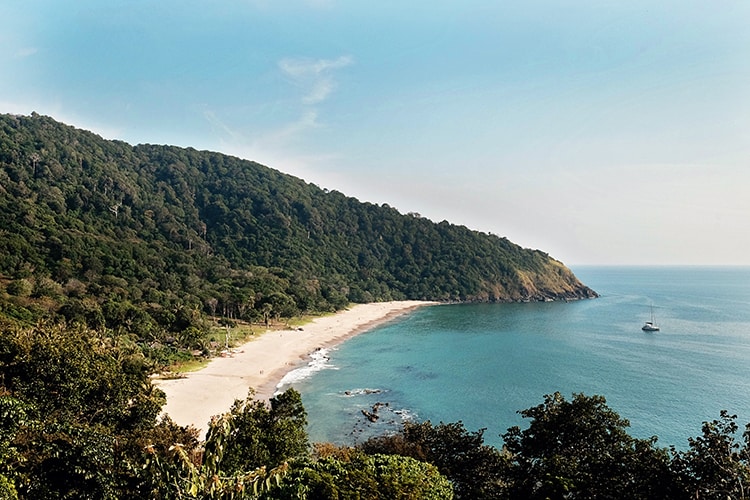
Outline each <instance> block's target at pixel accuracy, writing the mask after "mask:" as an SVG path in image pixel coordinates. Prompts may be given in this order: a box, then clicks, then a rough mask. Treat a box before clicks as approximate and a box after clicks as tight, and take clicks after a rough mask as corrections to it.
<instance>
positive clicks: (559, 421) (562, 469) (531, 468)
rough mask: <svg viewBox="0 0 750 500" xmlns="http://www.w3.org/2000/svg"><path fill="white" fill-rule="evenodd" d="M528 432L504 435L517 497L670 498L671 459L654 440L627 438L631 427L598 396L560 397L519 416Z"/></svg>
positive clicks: (549, 398)
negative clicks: (527, 421)
mask: <svg viewBox="0 0 750 500" xmlns="http://www.w3.org/2000/svg"><path fill="white" fill-rule="evenodd" d="M519 413H520V414H521V415H522V416H523V417H525V418H529V419H531V422H530V423H529V427H528V428H527V429H525V430H523V431H522V430H521V429H520V428H519V427H518V426H515V427H511V428H510V429H508V432H507V433H506V434H504V435H503V439H504V440H505V446H506V449H507V451H508V452H509V453H510V454H511V460H512V467H511V468H510V469H509V477H508V483H509V484H510V485H511V489H510V494H511V497H515V498H529V499H537V498H539V499H542V498H622V495H623V492H627V495H628V498H673V497H675V496H676V495H677V493H676V491H677V490H676V486H675V481H674V477H673V475H672V474H671V473H670V471H669V467H668V465H669V456H668V454H667V452H666V450H664V449H659V448H656V447H655V443H656V438H651V439H647V440H641V439H635V438H633V437H631V436H630V435H628V433H627V432H626V428H627V427H628V426H629V425H630V424H629V422H628V421H627V420H625V419H623V418H621V417H620V416H619V415H618V414H617V413H616V412H615V411H613V410H611V409H610V408H609V407H607V405H606V400H605V399H604V397H602V396H592V397H587V396H585V395H583V394H574V395H573V400H572V401H566V400H565V398H563V396H561V395H560V393H558V392H556V393H554V394H552V395H547V396H545V397H544V403H543V404H540V405H538V406H535V407H533V408H529V409H527V410H523V411H521V412H519Z"/></svg>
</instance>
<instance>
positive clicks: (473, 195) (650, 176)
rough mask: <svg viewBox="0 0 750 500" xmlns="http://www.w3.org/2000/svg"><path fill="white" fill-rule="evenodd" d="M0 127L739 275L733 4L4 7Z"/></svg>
mask: <svg viewBox="0 0 750 500" xmlns="http://www.w3.org/2000/svg"><path fill="white" fill-rule="evenodd" d="M0 23H1V25H2V29H0V113H15V114H24V115H28V114H30V113H31V112H37V113H39V114H42V115H48V116H51V117H53V118H55V119H57V120H59V121H62V122H65V123H67V124H70V125H74V126H76V127H79V128H84V129H88V130H92V131H94V132H96V133H98V134H100V135H101V136H103V137H105V138H107V139H119V140H124V141H126V142H129V143H131V144H140V143H151V144H172V145H177V146H184V147H194V148H196V149H201V150H212V151H219V152H222V153H226V154H230V155H234V156H239V157H241V158H245V159H248V160H254V161H257V162H259V163H262V164H264V165H267V166H270V167H272V168H275V169H277V170H280V171H282V172H285V173H288V174H291V175H294V176H297V177H300V178H302V179H304V180H306V181H307V182H311V183H314V184H316V185H318V186H320V187H322V188H326V189H330V190H334V189H335V190H338V191H341V192H343V193H345V194H347V195H350V196H354V197H356V198H358V199H360V200H362V201H369V202H372V203H377V204H388V205H390V206H392V207H395V208H397V209H398V210H399V211H401V212H402V213H408V212H417V213H419V214H421V215H422V216H423V217H426V218H429V219H431V220H433V221H435V222H440V221H442V220H447V221H449V222H452V223H455V224H461V225H465V226H467V227H469V228H471V229H475V230H478V231H482V232H487V233H493V234H497V235H499V236H505V237H507V238H509V239H510V240H511V241H513V242H515V243H517V244H519V245H521V246H524V247H527V248H534V249H540V250H543V251H545V252H547V253H549V254H550V255H552V256H553V257H555V258H557V259H559V260H561V261H562V262H564V263H565V264H568V265H573V266H575V265H585V264H591V265H610V264H613V265H665V264H669V265H750V196H749V195H748V194H749V193H750V29H748V27H749V26H750V2H748V1H747V0H710V1H709V0H705V1H694V0H679V1H676V0H661V1H658V2H655V1H653V0H628V1H622V0H621V1H611V0H568V1H565V2H563V1H553V0H533V1H531V0H508V1H505V0H502V1H501V0H494V1H477V0H462V1H461V2H457V1H450V2H449V1H442V0H431V1H429V2H428V1H421V0H418V1H417V0H414V1H411V0H401V1H398V2H395V1H391V0H381V1H379V2H364V1H356V0H348V1H344V0H211V1H208V0H203V1H201V0H179V1H178V0H148V1H146V0H127V1H125V0H108V1H106V2H102V1H101V0H74V1H70V2H60V1H59V0H3V2H2V3H0Z"/></svg>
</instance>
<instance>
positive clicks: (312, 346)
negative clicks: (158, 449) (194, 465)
mask: <svg viewBox="0 0 750 500" xmlns="http://www.w3.org/2000/svg"><path fill="white" fill-rule="evenodd" d="M434 304H436V302H427V301H413V300H409V301H392V302H373V303H368V304H356V305H354V306H352V307H351V308H349V309H345V310H343V311H339V312H337V313H336V314H333V315H331V316H322V317H319V318H315V319H314V320H312V321H311V322H310V323H308V324H306V325H304V326H303V327H302V329H301V330H300V329H296V330H275V331H274V330H269V331H266V332H265V333H263V334H261V335H259V336H258V337H257V338H255V339H252V340H250V341H249V342H246V343H245V344H242V345H241V346H239V347H237V348H235V349H233V354H232V355H231V356H230V357H225V358H214V359H212V360H211V361H210V362H209V363H208V365H206V367H204V368H202V369H201V370H198V371H195V372H190V373H188V374H187V376H186V377H184V378H178V379H169V380H155V381H154V385H155V386H156V387H158V388H159V389H161V390H162V391H164V393H165V394H166V395H167V403H166V404H165V405H164V407H163V408H162V415H169V417H170V418H171V419H172V420H173V421H174V422H175V423H176V424H178V425H182V426H188V425H192V426H194V427H195V428H196V429H198V430H199V432H200V436H201V438H204V437H205V434H206V432H207V427H208V422H209V421H210V419H211V417H212V416H214V415H219V414H223V413H226V412H228V411H229V410H230V408H231V406H232V403H233V402H234V401H235V400H236V399H241V400H244V399H245V398H246V397H247V395H248V391H249V390H250V388H253V389H254V390H255V395H254V398H255V399H256V400H262V401H267V400H269V399H270V398H271V397H273V394H274V392H275V391H276V387H277V386H278V384H279V383H280V382H281V380H282V379H283V378H284V376H285V375H286V374H287V373H289V372H291V371H293V370H295V369H297V368H299V367H300V366H304V364H306V363H307V362H308V360H309V358H310V355H311V354H312V353H313V352H315V351H316V350H318V349H327V348H331V347H335V346H337V345H340V344H341V343H343V342H345V341H346V340H348V339H350V338H352V337H354V336H355V335H359V334H361V333H364V332H367V331H369V330H372V329H373V328H375V327H377V326H380V325H382V324H384V323H387V322H388V321H391V320H393V319H395V318H397V317H399V316H401V315H404V314H407V313H409V312H411V311H413V310H414V309H416V308H419V307H423V306H427V305H434Z"/></svg>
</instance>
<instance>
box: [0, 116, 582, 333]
mask: <svg viewBox="0 0 750 500" xmlns="http://www.w3.org/2000/svg"><path fill="white" fill-rule="evenodd" d="M0 167H1V168H0V233H1V234H2V238H0V278H2V283H3V284H5V287H6V291H7V292H10V293H8V294H6V298H7V297H11V298H12V300H10V302H12V305H10V306H8V307H6V310H13V311H15V312H14V313H13V314H12V315H15V316H18V317H27V318H30V319H31V318H33V317H35V316H36V317H38V316H39V315H40V314H42V313H41V312H40V311H39V309H38V307H37V308H36V309H35V308H33V307H27V306H28V304H27V303H26V302H24V300H20V299H24V298H28V299H29V300H31V299H34V298H36V299H44V298H46V299H49V300H46V302H45V305H44V306H43V308H46V309H47V311H51V312H53V313H59V314H68V315H71V316H74V317H79V316H80V317H83V318H88V319H86V321H87V322H89V323H91V322H94V323H96V322H108V319H107V314H108V313H107V312H106V311H105V313H103V314H104V316H105V318H104V319H102V318H100V316H101V315H102V314H100V313H99V311H98V310H97V308H101V306H102V304H105V303H107V301H110V300H115V299H116V300H118V301H120V302H121V303H123V302H127V303H128V304H130V305H133V307H135V308H136V309H138V310H140V311H141V312H143V313H144V314H146V315H147V316H149V318H147V320H148V321H153V322H154V323H156V324H162V323H163V322H165V321H171V322H172V327H174V328H175V329H178V327H177V326H175V325H176V324H178V323H180V321H182V323H183V324H190V322H191V321H192V319H191V318H190V317H189V316H190V314H206V315H214V316H215V315H217V314H219V315H221V316H228V317H234V318H240V319H241V318H249V319H253V318H254V319H258V318H265V319H266V320H268V318H269V317H274V316H275V317H289V316H292V315H295V314H298V313H300V312H321V311H330V310H336V309H340V308H342V307H345V306H346V305H347V304H349V303H351V302H375V301H385V300H402V299H417V300H435V301H488V302H504V301H533V300H542V301H543V300H570V299H579V298H591V297H595V296H596V293H595V292H594V291H593V290H591V289H589V288H588V287H586V286H585V285H584V284H582V283H581V282H580V281H579V280H578V279H577V278H576V277H575V276H574V274H573V273H572V272H571V271H570V270H569V269H568V268H566V267H565V266H564V265H563V264H562V263H560V262H559V261H557V260H555V259H553V258H552V257H550V256H549V255H547V254H546V253H544V252H542V251H539V250H531V249H526V248H522V247H520V246H518V245H516V244H514V243H512V242H510V241H508V240H507V239H506V238H502V237H499V236H496V235H492V234H486V233H481V232H477V231H472V230H470V229H468V228H466V227H464V226H457V225H454V224H451V223H449V222H447V221H442V222H439V223H435V222H433V221H430V220H428V219H426V218H423V217H420V216H419V215H418V214H402V213H400V212H399V211H398V210H396V209H395V208H392V207H390V206H388V205H385V204H383V205H376V204H372V203H363V202H360V201H358V200H356V199H354V198H352V197H348V196H346V195H344V194H342V193H339V192H337V191H329V190H327V189H322V188H320V187H318V186H316V185H314V184H310V183H306V182H304V181H303V180H301V179H298V178H295V177H292V176H290V175H286V174H283V173H281V172H279V171H277V170H274V169H271V168H268V167H266V166H263V165H260V164H258V163H255V162H252V161H246V160H242V159H239V158H235V157H231V156H227V155H223V154H220V153H215V152H208V151H196V150H195V149H191V148H178V147H172V146H157V145H138V146H131V145H129V144H126V143H124V142H121V141H111V140H104V139H102V138H101V137H99V136H97V135H96V134H93V133H91V132H87V131H84V130H80V129H76V128H73V127H70V126H67V125H64V124H62V123H59V122H57V121H55V120H54V119H52V118H49V117H44V116H40V115H37V114H32V116H15V115H0ZM13 297H15V298H13ZM85 299H92V300H88V301H87V300H85ZM6 302H7V300H6ZM38 305H39V304H38V303H37V306H38ZM65 306H68V307H67V309H66V307H65ZM76 308H78V309H76ZM180 308H182V309H180ZM74 309H75V310H74ZM81 309H82V310H81ZM165 310H169V311H173V312H171V313H170V314H171V316H169V315H167V316H169V317H168V318H167V319H165V318H164V315H165V313H164V311H165ZM174 311H182V312H180V313H179V314H183V315H185V316H187V317H185V318H182V319H180V317H174V316H175V314H177V313H175V312H174ZM190 311H193V312H190ZM136 316H137V315H136ZM139 317H140V316H139ZM92 318H93V319H92ZM134 321H135V320H134ZM148 321H147V322H148Z"/></svg>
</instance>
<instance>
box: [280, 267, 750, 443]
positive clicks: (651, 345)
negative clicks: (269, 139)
mask: <svg viewBox="0 0 750 500" xmlns="http://www.w3.org/2000/svg"><path fill="white" fill-rule="evenodd" d="M574 272H575V273H576V275H577V276H578V277H579V278H580V279H581V281H583V282H584V283H586V284H587V285H588V286H590V287H591V288H593V289H594V290H596V291H597V292H598V293H599V294H600V295H601V296H600V297H599V298H598V299H593V300H583V301H576V302H569V303H562V302H551V303H513V304H453V305H438V306H431V307H424V308H421V309H418V310H417V311H415V312H413V313H411V314H409V315H408V316H406V317H402V318H399V319H398V320H397V321H394V322H391V323H388V324H385V325H382V326H380V327H378V328H376V329H374V330H372V331H370V332H367V333H365V334H362V335H359V336H357V337H354V338H352V339H351V340H349V341H347V342H346V343H344V344H343V345H341V346H339V347H338V348H336V349H333V350H330V351H328V352H324V353H322V355H319V357H318V359H317V360H316V362H315V367H316V368H315V369H313V370H310V369H309V368H310V367H308V369H307V371H306V372H305V373H306V376H304V377H291V378H290V380H295V382H294V383H293V384H292V385H293V386H294V387H295V388H296V389H297V390H299V391H300V392H301V393H302V398H303V403H304V405H305V408H306V409H307V411H308V419H309V421H310V424H309V428H308V431H309V433H310V438H311V440H312V441H315V442H322V441H329V442H334V443H337V444H354V443H356V442H359V441H361V440H363V439H366V438H367V437H369V436H372V435H377V434H382V433H384V432H390V431H393V430H395V429H397V428H398V427H400V425H401V424H402V422H403V421H404V420H408V419H414V420H417V421H423V420H430V421H432V422H433V423H438V422H441V421H442V422H446V423H447V422H457V421H462V422H463V423H464V425H465V426H466V428H467V429H468V430H470V431H474V430H477V429H480V428H483V429H486V431H485V434H484V435H485V441H486V442H487V443H488V444H492V445H495V446H501V445H502V438H501V435H502V434H503V433H504V432H506V431H507V429H508V427H510V426H513V425H520V426H521V427H522V428H523V427H525V426H526V425H527V423H526V422H524V421H523V419H522V418H521V417H520V416H519V415H518V413H517V412H518V410H522V409H525V408H529V407H532V406H536V405H538V404H540V403H541V402H542V401H543V397H544V395H545V394H551V393H553V392H555V391H559V392H561V393H562V394H563V395H564V396H565V397H566V398H567V399H570V398H571V396H572V394H573V393H584V394H586V395H594V394H599V395H602V396H605V397H606V399H607V403H608V405H609V406H610V407H611V408H612V409H614V410H615V411H617V412H618V413H619V414H620V416H622V417H624V418H627V419H628V420H629V421H630V423H631V427H630V434H631V435H633V436H636V437H644V438H645V437H650V436H653V435H656V436H658V438H659V441H658V445H660V446H669V445H674V446H675V447H676V448H678V449H685V448H686V447H687V439H688V437H691V436H697V435H699V434H700V429H701V423H702V422H703V421H707V420H713V419H715V418H717V417H718V415H719V411H720V410H722V409H726V410H728V411H729V412H730V413H732V414H737V415H738V423H739V424H740V427H741V428H742V427H743V426H744V424H746V423H748V422H750V268H747V267H648V268H639V267H578V268H575V269H574ZM652 306H653V311H654V314H655V317H656V322H657V323H658V324H659V326H660V327H661V331H659V332H654V333H647V332H643V331H641V326H642V325H643V323H644V321H647V320H649V319H650V315H651V308H652ZM373 406H375V407H376V408H377V412H376V413H377V415H378V416H379V418H378V419H377V420H376V421H375V422H373V421H371V420H370V419H368V418H367V416H366V415H365V412H366V413H370V414H372V413H374V412H373ZM363 411H364V412H363Z"/></svg>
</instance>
